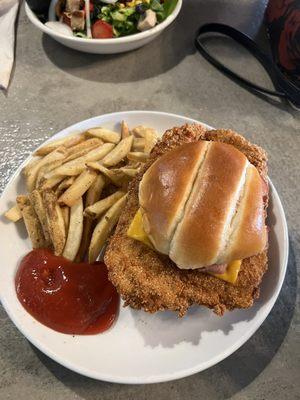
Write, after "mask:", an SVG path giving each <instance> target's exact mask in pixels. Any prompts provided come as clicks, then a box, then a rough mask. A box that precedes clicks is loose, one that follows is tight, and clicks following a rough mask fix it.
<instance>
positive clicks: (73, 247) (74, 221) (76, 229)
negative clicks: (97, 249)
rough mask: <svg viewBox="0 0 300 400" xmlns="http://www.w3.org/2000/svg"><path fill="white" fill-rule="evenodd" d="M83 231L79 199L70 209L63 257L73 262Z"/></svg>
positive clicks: (81, 202) (80, 200)
mask: <svg viewBox="0 0 300 400" xmlns="http://www.w3.org/2000/svg"><path fill="white" fill-rule="evenodd" d="M82 229H83V201H82V198H80V199H79V200H78V201H77V202H76V203H75V204H74V205H73V206H72V207H71V209H70V222H69V231H68V237H67V241H66V245H65V248H64V251H63V254H62V255H63V257H65V258H67V259H68V260H71V261H74V259H75V257H76V254H77V252H78V250H79V246H80V242H81V237H82Z"/></svg>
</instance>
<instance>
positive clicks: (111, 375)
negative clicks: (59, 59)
mask: <svg viewBox="0 0 300 400" xmlns="http://www.w3.org/2000/svg"><path fill="white" fill-rule="evenodd" d="M122 120H126V121H127V123H128V124H129V126H130V127H134V126H137V125H141V124H144V125H148V126H151V127H153V128H155V129H156V130H157V131H158V132H159V134H162V133H163V132H164V131H165V130H167V129H168V128H171V127H173V126H180V125H183V124H185V123H193V122H197V121H194V120H191V119H189V118H185V117H181V116H179V115H173V114H166V113H159V112H150V111H148V112H147V111H131V112H120V113H114V114H107V115H102V116H99V117H95V118H91V119H88V120H86V121H82V122H79V123H77V124H75V125H73V126H70V127H69V128H66V129H64V130H63V131H61V132H59V133H58V134H57V135H55V136H54V137H53V138H51V140H52V139H57V138H59V137H62V136H65V135H67V134H70V133H72V132H75V131H84V130H87V129H88V128H91V127H95V126H104V127H107V128H109V129H119V128H120V126H119V125H120V121H122ZM28 161H29V159H28V160H27V161H26V162H28ZM26 162H25V163H26ZM25 163H24V164H25ZM24 164H23V165H24ZM21 169H22V166H20V167H19V168H18V170H17V171H16V173H15V174H14V176H13V177H12V178H11V180H10V182H9V183H8V185H7V187H6V189H5V190H4V192H3V194H2V197H1V200H0V216H2V215H3V214H4V212H5V211H6V210H7V209H8V208H9V207H10V206H11V205H12V203H13V201H14V199H15V196H16V194H20V193H23V191H24V190H25V185H24V179H23V178H22V177H21V176H20V172H21ZM268 225H269V227H270V233H269V269H268V272H267V273H266V275H265V276H264V278H263V282H262V285H261V295H260V298H259V299H258V300H257V301H255V304H254V306H253V307H251V308H250V309H247V310H234V311H232V312H227V313H226V314H225V315H224V316H223V317H218V316H216V315H215V314H213V312H212V311H211V310H208V309H207V308H204V307H197V306H195V307H193V308H192V309H191V310H190V311H189V312H188V313H187V315H186V316H185V317H184V318H178V317H177V315H176V313H172V312H168V311H165V312H158V313H156V314H148V313H146V312H143V311H136V310H133V309H131V308H129V307H127V308H121V310H120V315H119V318H118V319H117V321H116V323H115V324H114V325H113V327H112V328H111V329H109V330H108V331H106V332H104V333H103V334H99V335H92V336H78V335H75V336H72V335H65V334H62V333H59V332H56V331H53V330H52V329H50V328H47V327H46V326H44V325H42V324H40V323H39V322H38V321H36V320H35V319H34V318H33V317H31V315H30V314H28V312H26V310H25V309H24V308H23V307H22V305H21V304H20V302H19V301H18V299H17V296H16V291H15V285H14V281H15V273H16V269H17V266H18V264H19V262H20V259H21V258H22V257H23V256H24V255H25V254H26V253H28V252H29V251H30V249H31V245H30V242H29V240H28V239H27V238H26V236H27V235H26V232H25V228H24V227H23V224H22V223H17V224H14V223H9V222H7V221H5V220H4V218H3V217H2V218H0V237H1V242H0V254H1V268H0V297H1V302H2V304H3V307H4V308H5V310H6V312H7V313H8V315H9V317H10V318H11V320H12V321H13V322H14V324H15V325H16V327H17V328H18V329H19V330H20V331H21V332H22V333H23V335H24V336H25V337H27V339H28V340H30V341H31V342H32V343H33V344H34V345H35V346H36V347H38V348H39V349H40V350H41V351H42V352H44V353H45V354H47V355H48V356H49V357H51V358H53V360H55V361H57V362H59V363H61V364H62V365H64V366H65V367H67V368H70V369H72V370H73V371H76V372H78V373H80V374H83V375H86V376H89V377H91V378H96V379H101V380H105V381H110V382H118V383H153V382H163V381H168V380H172V379H178V378H182V377H184V376H188V375H191V374H194V373H196V372H200V371H203V370H204V369H206V368H209V367H211V366H212V365H215V364H216V363H218V362H220V361H221V360H223V359H224V358H226V357H228V356H229V355H230V354H232V353H233V352H234V351H236V350H237V349H238V348H239V347H240V346H242V345H243V344H244V343H245V342H246V341H247V340H248V339H249V338H250V337H251V336H252V335H253V334H254V332H255V331H256V330H257V329H258V328H259V326H260V325H261V324H262V323H263V321H264V320H265V318H266V317H267V315H268V314H269V312H270V311H271V309H272V307H273V305H274V303H275V301H276V299H277V296H278V294H279V292H280V289H281V286H282V283H283V280H284V276H285V272H286V266H287V259H288V231H287V226H286V220H285V216H284V211H283V208H282V205H281V202H280V199H279V197H278V194H277V192H276V189H275V188H274V186H273V185H272V183H271V182H270V205H269V209H268ZM256 351H257V352H259V351H261V349H259V348H258V349H256ZM245 362H246V361H245ZM236 368H239V366H238V365H237V366H236ZM216 384H217V383H216Z"/></svg>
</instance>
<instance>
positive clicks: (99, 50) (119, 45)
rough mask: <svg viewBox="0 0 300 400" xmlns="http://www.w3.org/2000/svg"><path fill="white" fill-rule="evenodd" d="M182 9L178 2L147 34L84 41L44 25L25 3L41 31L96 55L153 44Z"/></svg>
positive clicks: (26, 8) (65, 43) (32, 19)
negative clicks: (166, 16) (167, 15)
mask: <svg viewBox="0 0 300 400" xmlns="http://www.w3.org/2000/svg"><path fill="white" fill-rule="evenodd" d="M181 7H182V0H178V3H177V6H176V8H175V10H174V11H173V13H172V14H171V15H169V17H168V18H166V19H165V20H164V21H163V22H162V23H160V24H158V25H156V26H155V27H154V28H152V29H149V30H148V31H145V32H140V33H135V34H134V35H129V36H124V37H120V38H113V39H83V38H77V37H75V36H74V37H68V36H64V35H62V34H60V33H57V32H55V31H54V30H53V29H51V28H49V27H47V26H46V25H45V24H43V23H42V22H41V21H40V20H39V19H38V17H37V16H36V15H35V13H34V12H33V11H32V10H31V9H30V7H29V6H28V4H27V3H25V11H26V14H27V16H28V18H29V19H30V21H31V22H32V23H33V24H34V25H35V26H36V27H37V28H39V29H40V30H41V31H43V32H44V33H46V34H47V35H49V36H51V37H52V38H53V39H55V40H57V41H58V42H59V43H61V44H63V45H65V46H67V47H70V48H71V49H75V50H78V51H83V52H85V53H96V54H115V53H123V52H125V51H129V50H134V49H138V48H139V47H142V46H144V45H145V44H147V43H149V42H151V41H152V40H153V39H155V38H156V37H157V36H158V35H160V34H161V33H162V32H163V31H164V30H165V29H166V28H167V26H169V25H170V24H171V23H172V22H173V21H174V20H175V18H176V17H177V15H178V14H179V11H180V9H181Z"/></svg>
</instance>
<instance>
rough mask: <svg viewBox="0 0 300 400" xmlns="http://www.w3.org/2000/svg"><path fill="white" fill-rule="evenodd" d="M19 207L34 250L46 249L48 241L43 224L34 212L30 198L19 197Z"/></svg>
mask: <svg viewBox="0 0 300 400" xmlns="http://www.w3.org/2000/svg"><path fill="white" fill-rule="evenodd" d="M17 205H18V207H19V209H20V210H21V213H22V215H23V219H24V222H25V226H26V230H27V232H28V236H29V238H30V240H31V244H32V248H33V249H38V248H43V247H46V245H47V244H46V241H45V237H44V233H43V229H42V226H41V223H40V221H39V219H38V217H37V215H36V212H35V211H34V208H33V206H32V205H31V202H30V200H29V197H28V196H24V195H20V196H17Z"/></svg>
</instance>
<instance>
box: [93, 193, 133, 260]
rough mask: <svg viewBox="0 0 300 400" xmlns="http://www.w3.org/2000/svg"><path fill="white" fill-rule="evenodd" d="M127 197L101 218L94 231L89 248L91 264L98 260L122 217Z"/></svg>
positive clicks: (122, 198)
mask: <svg viewBox="0 0 300 400" xmlns="http://www.w3.org/2000/svg"><path fill="white" fill-rule="evenodd" d="M126 197H127V196H126V195H124V196H123V197H121V198H120V199H119V200H118V201H117V202H116V203H115V204H114V205H113V206H112V207H111V208H110V209H109V210H108V211H107V212H106V214H104V216H103V217H102V218H101V220H100V221H99V222H98V224H97V225H96V228H95V229H94V232H93V235H92V239H91V243H90V247H89V257H88V259H89V262H90V263H93V262H95V261H96V260H97V258H98V256H99V254H100V251H101V249H102V247H103V246H104V244H105V242H106V240H107V238H108V237H109V235H110V233H111V232H112V230H113V228H114V227H115V225H116V223H117V222H118V219H119V217H120V215H121V212H122V209H123V207H124V205H125V203H126Z"/></svg>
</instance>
